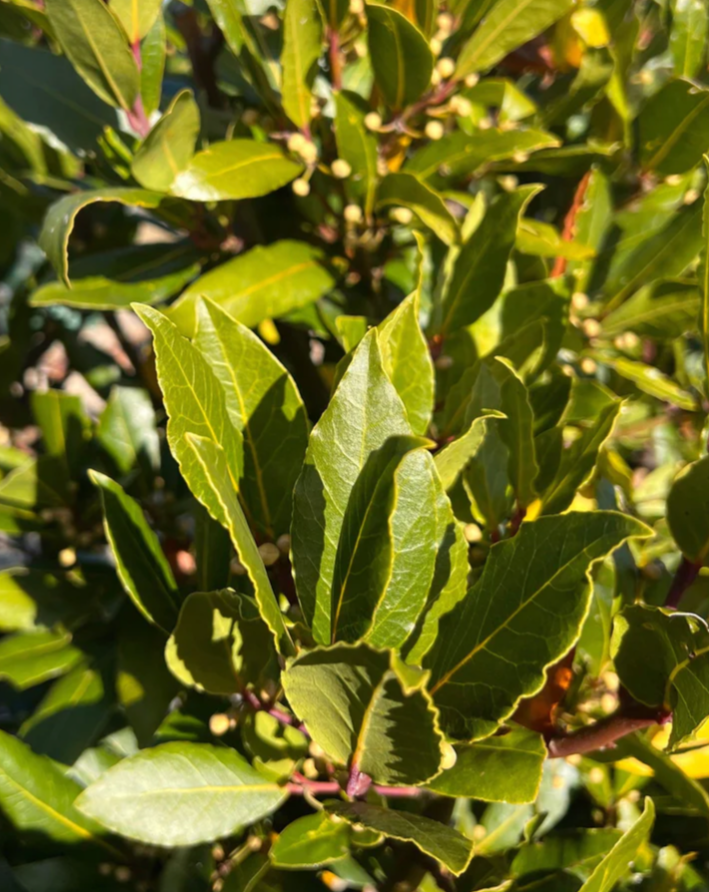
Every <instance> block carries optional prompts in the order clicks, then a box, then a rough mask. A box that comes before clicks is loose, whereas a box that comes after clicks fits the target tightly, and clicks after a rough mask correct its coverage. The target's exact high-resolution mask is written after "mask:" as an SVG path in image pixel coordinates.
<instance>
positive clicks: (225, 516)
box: [185, 433, 294, 655]
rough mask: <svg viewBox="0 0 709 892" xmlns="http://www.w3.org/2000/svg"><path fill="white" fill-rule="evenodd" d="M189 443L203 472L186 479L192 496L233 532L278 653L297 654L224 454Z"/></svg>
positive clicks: (194, 439)
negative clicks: (294, 652)
mask: <svg viewBox="0 0 709 892" xmlns="http://www.w3.org/2000/svg"><path fill="white" fill-rule="evenodd" d="M185 440H186V445H187V448H188V449H191V450H192V452H193V454H194V456H195V466H199V469H200V470H199V473H198V474H192V472H191V476H188V477H186V479H187V482H188V483H189V484H190V486H191V487H192V492H193V493H194V494H195V496H196V497H197V498H198V499H199V500H200V501H201V502H202V504H203V505H204V507H205V508H206V509H207V510H208V511H209V513H210V514H211V515H212V517H213V518H214V519H215V520H218V521H219V523H221V524H222V526H224V527H226V529H228V530H229V535H230V536H231V541H232V544H233V546H234V548H235V549H236V553H237V555H238V558H239V561H240V562H241V564H242V565H243V566H244V567H246V571H247V573H248V576H249V579H250V580H251V584H252V585H253V588H254V598H255V600H256V603H257V605H258V609H259V612H260V614H261V616H262V618H263V620H264V622H265V623H266V625H267V626H268V628H269V629H270V630H271V632H272V634H273V637H274V639H275V641H276V647H277V648H278V652H279V653H281V654H284V655H287V654H291V653H293V650H294V648H293V642H292V641H291V638H290V635H289V634H288V630H287V629H286V624H285V621H284V619H283V614H282V613H281V609H280V607H279V606H278V601H277V600H276V596H275V595H274V594H273V589H272V588H271V582H270V580H269V578H268V573H266V568H265V567H264V565H263V560H262V559H261V555H260V554H259V550H258V548H257V547H256V543H255V542H254V538H253V536H252V534H251V530H250V529H249V524H248V522H247V520H246V516H245V515H244V512H243V510H242V508H241V505H240V504H239V499H238V496H237V492H236V490H235V488H234V485H233V481H232V478H231V474H230V473H229V469H228V466H227V463H226V455H225V453H224V450H223V449H222V448H221V446H219V444H218V443H215V442H214V440H212V439H208V438H206V437H199V436H195V435H194V434H191V433H188V434H186V436H185Z"/></svg>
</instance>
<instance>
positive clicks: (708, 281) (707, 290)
mask: <svg viewBox="0 0 709 892" xmlns="http://www.w3.org/2000/svg"><path fill="white" fill-rule="evenodd" d="M704 167H705V169H706V170H707V171H709V155H704ZM702 241H703V244H702V249H701V252H702V253H701V260H700V265H699V273H700V279H699V285H700V289H701V292H700V293H701V298H702V308H701V313H700V316H699V331H700V332H701V336H702V346H703V348H704V374H705V375H706V379H707V381H706V385H705V386H706V388H707V390H709V185H707V188H706V189H705V190H704V207H703V212H702Z"/></svg>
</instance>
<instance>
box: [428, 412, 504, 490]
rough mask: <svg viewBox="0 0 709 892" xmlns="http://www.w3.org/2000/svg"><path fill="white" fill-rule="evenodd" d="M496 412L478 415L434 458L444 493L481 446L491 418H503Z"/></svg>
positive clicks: (500, 413)
mask: <svg viewBox="0 0 709 892" xmlns="http://www.w3.org/2000/svg"><path fill="white" fill-rule="evenodd" d="M504 417H505V415H504V414H503V413H502V412H498V411H497V410H492V411H490V412H487V413H486V414H485V415H480V416H478V417H477V418H474V419H473V420H472V421H471V422H470V426H469V427H468V429H467V430H466V431H465V432H464V433H463V434H461V436H459V437H456V438H455V439H454V440H452V441H451V442H450V443H449V444H448V445H447V446H444V448H443V449H441V450H440V451H438V452H437V453H436V454H435V456H434V461H435V463H436V470H437V471H438V476H439V477H440V478H441V483H442V484H443V488H444V489H445V490H446V492H448V491H450V490H451V489H452V488H453V486H454V485H455V483H456V481H457V480H458V478H459V477H460V475H461V473H462V471H463V469H464V468H465V466H466V465H467V464H468V462H469V461H470V459H471V458H473V457H474V456H475V455H476V453H477V451H478V449H479V448H480V446H481V445H482V443H483V441H484V439H485V435H486V433H487V430H488V424H489V420H490V419H491V418H504Z"/></svg>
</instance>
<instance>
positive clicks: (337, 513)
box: [291, 331, 411, 644]
mask: <svg viewBox="0 0 709 892" xmlns="http://www.w3.org/2000/svg"><path fill="white" fill-rule="evenodd" d="M410 433H411V428H410V426H409V422H408V419H407V416H406V411H405V409H404V405H403V403H402V402H401V399H400V398H399V396H398V394H397V393H396V390H395V389H394V387H393V385H392V384H391V382H390V381H389V378H388V377H387V375H386V372H385V371H384V368H383V363H382V357H381V353H380V349H379V344H378V338H377V333H376V331H371V332H369V333H368V334H367V336H366V337H365V338H364V340H363V341H362V342H361V344H360V345H359V347H358V348H357V350H356V351H355V354H354V356H353V358H352V362H351V363H350V365H349V366H348V368H347V371H346V372H345V374H344V376H343V377H342V380H341V381H340V383H339V385H338V387H337V390H336V391H335V394H334V396H333V398H332V400H331V401H330V404H329V405H328V408H327V409H326V411H325V412H324V413H323V415H322V417H321V418H320V421H319V422H318V423H317V424H316V425H315V428H314V429H313V431H312V433H311V435H310V442H309V445H308V451H307V453H306V456H305V463H304V465H303V469H302V471H301V474H300V476H299V477H298V480H297V482H296V485H295V491H294V494H293V524H292V528H291V535H292V542H293V544H292V550H293V568H294V571H295V582H296V589H297V592H298V600H299V602H300V606H301V609H302V611H303V614H304V616H305V618H306V620H307V622H308V623H309V624H310V627H311V628H312V630H313V636H314V638H315V640H316V642H318V643H320V644H326V643H328V642H329V641H330V635H331V586H332V581H333V574H334V568H335V555H336V552H337V542H338V540H339V537H340V531H341V529H342V521H343V516H344V513H345V509H346V507H347V503H348V501H349V498H350V494H351V492H352V488H353V486H354V484H355V481H356V479H357V477H358V476H359V473H360V472H361V470H362V468H363V467H364V466H365V463H366V462H367V459H368V458H369V456H370V455H371V454H372V453H373V452H374V451H375V450H377V449H379V448H380V447H381V446H382V445H383V444H384V443H385V441H386V440H387V439H388V438H389V437H392V436H398V435H404V436H405V435H408V434H410ZM333 443H336V444H337V448H338V449H339V450H341V452H342V453H343V454H344V455H347V459H348V460H347V462H346V463H345V464H339V463H338V462H335V461H334V460H333V455H332V452H331V447H332V444H333Z"/></svg>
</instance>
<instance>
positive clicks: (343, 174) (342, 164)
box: [331, 158, 352, 180]
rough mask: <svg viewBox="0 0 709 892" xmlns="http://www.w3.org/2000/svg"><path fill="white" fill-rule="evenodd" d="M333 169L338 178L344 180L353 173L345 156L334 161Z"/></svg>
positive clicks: (333, 173)
mask: <svg viewBox="0 0 709 892" xmlns="http://www.w3.org/2000/svg"><path fill="white" fill-rule="evenodd" d="M331 170H332V175H333V176H334V177H337V179H338V180H344V179H346V178H347V177H348V176H349V175H350V174H351V173H352V168H351V167H350V165H349V164H348V163H347V162H346V161H345V160H344V158H337V159H336V160H335V161H333V162H332V167H331Z"/></svg>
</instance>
